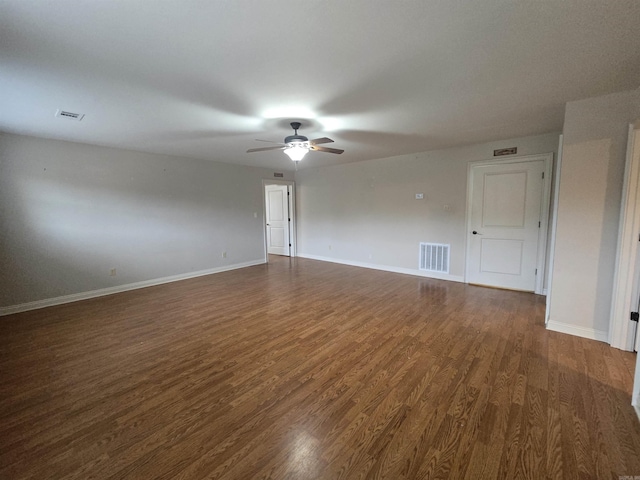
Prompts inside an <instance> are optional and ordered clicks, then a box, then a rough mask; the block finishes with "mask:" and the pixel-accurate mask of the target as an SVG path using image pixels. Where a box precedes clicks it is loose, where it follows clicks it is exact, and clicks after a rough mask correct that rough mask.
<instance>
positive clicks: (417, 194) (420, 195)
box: [416, 193, 424, 200]
mask: <svg viewBox="0 0 640 480" xmlns="http://www.w3.org/2000/svg"><path fill="white" fill-rule="evenodd" d="M423 198H424V193H416V200H422V199H423Z"/></svg>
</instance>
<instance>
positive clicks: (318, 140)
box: [309, 137, 333, 145]
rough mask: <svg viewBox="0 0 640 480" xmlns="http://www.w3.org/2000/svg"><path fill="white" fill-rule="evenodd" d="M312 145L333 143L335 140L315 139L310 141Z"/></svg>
mask: <svg viewBox="0 0 640 480" xmlns="http://www.w3.org/2000/svg"><path fill="white" fill-rule="evenodd" d="M309 143H310V144H311V145H320V144H321V143H333V140H331V139H330V138H327V137H322V138H314V139H313V140H309Z"/></svg>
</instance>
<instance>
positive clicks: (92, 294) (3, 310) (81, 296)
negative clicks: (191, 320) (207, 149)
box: [0, 258, 265, 316]
mask: <svg viewBox="0 0 640 480" xmlns="http://www.w3.org/2000/svg"><path fill="white" fill-rule="evenodd" d="M264 263H265V261H264V259H262V258H261V259H260V260H252V261H249V262H242V263H235V264H233V265H225V266H224V267H216V268H209V269H207V270H199V271H197V272H189V273H181V274H179V275H171V276H169V277H162V278H154V279H152V280H143V281H142V282H135V283H128V284H126V285H117V286H115V287H108V288H101V289H99V290H91V291H88V292H79V293H72V294H71V295H64V296H62V297H54V298H46V299H44V300H36V301H35V302H28V303H21V304H18V305H10V306H8V307H0V316H4V315H11V314H14V313H20V312H27V311H29V310H36V309H38V308H45V307H52V306H54V305H62V304H63V303H72V302H78V301H80V300H87V299H89V298H96V297H104V296H105V295H113V294H114V293H121V292H127V291H129V290H136V289H138V288H146V287H153V286H155V285H162V284H163V283H171V282H179V281H180V280H187V279H189V278H195V277H202V276H204V275H211V274H214V273H220V272H226V271H228V270H237V269H239V268H246V267H252V266H254V265H264Z"/></svg>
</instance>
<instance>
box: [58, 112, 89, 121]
mask: <svg viewBox="0 0 640 480" xmlns="http://www.w3.org/2000/svg"><path fill="white" fill-rule="evenodd" d="M56 117H62V118H70V119H71V120H77V121H80V120H82V119H83V118H84V113H73V112H67V111H66V110H60V109H58V110H56Z"/></svg>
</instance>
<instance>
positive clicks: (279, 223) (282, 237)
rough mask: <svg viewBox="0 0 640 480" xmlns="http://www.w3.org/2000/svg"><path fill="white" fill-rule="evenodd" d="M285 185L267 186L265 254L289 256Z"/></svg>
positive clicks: (287, 210) (287, 206)
mask: <svg viewBox="0 0 640 480" xmlns="http://www.w3.org/2000/svg"><path fill="white" fill-rule="evenodd" d="M287 192H288V187H287V185H267V186H266V187H265V195H266V199H265V205H266V208H267V213H266V220H267V252H269V253H272V254H276V255H286V256H289V255H290V253H289V252H290V250H289V247H290V245H289V198H288V195H287Z"/></svg>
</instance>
